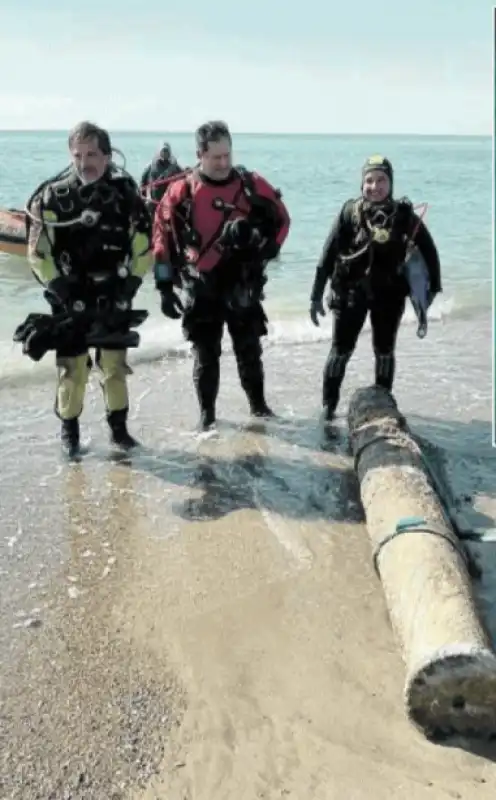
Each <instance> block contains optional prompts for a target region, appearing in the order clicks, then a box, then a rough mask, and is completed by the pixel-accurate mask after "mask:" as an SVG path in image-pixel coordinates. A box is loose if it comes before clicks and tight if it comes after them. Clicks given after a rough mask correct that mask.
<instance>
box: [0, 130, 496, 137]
mask: <svg viewBox="0 0 496 800" xmlns="http://www.w3.org/2000/svg"><path fill="white" fill-rule="evenodd" d="M107 130H109V131H110V132H111V133H112V134H128V135H137V134H144V135H150V136H157V135H160V136H163V135H172V136H192V135H194V131H193V130H167V129H165V128H159V129H157V130H145V129H141V130H140V129H138V130H133V129H132V128H111V127H109V128H107ZM68 132H69V129H66V128H0V133H63V134H65V135H67V133H68ZM231 135H232V136H349V137H357V138H365V137H370V136H394V137H405V136H416V137H424V138H431V139H433V138H451V139H490V138H492V134H491V133H415V132H412V131H410V132H404V133H386V132H380V131H374V132H370V133H350V132H346V131H343V132H341V133H337V132H332V131H326V132H323V131H320V132H315V131H313V132H312V131H305V132H293V131H289V132H288V131H233V130H231Z"/></svg>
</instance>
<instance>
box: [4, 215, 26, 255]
mask: <svg viewBox="0 0 496 800" xmlns="http://www.w3.org/2000/svg"><path fill="white" fill-rule="evenodd" d="M0 253H8V254H9V255H11V256H21V257H24V258H25V257H26V255H27V239H26V214H25V213H24V211H17V210H16V209H15V208H8V209H5V208H2V209H0Z"/></svg>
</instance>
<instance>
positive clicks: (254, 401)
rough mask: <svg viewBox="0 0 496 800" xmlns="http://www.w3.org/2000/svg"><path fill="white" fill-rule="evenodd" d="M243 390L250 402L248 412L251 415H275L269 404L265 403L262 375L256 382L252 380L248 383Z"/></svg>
mask: <svg viewBox="0 0 496 800" xmlns="http://www.w3.org/2000/svg"><path fill="white" fill-rule="evenodd" d="M245 391H246V396H247V398H248V402H249V404H250V414H251V415H252V416H253V417H264V418H267V417H275V414H274V412H273V411H272V409H271V408H270V406H269V405H267V401H266V399H265V393H264V381H263V377H262V380H259V381H257V382H255V381H253V382H252V383H251V384H250V387H249V389H247V390H245Z"/></svg>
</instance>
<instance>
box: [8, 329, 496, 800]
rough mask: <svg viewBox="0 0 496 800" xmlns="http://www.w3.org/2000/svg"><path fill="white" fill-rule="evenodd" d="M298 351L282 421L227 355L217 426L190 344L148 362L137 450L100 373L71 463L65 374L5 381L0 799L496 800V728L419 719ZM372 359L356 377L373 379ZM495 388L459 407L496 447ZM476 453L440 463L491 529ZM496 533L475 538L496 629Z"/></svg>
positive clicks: (280, 381) (310, 371) (488, 489)
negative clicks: (472, 409) (470, 741)
mask: <svg viewBox="0 0 496 800" xmlns="http://www.w3.org/2000/svg"><path fill="white" fill-rule="evenodd" d="M367 338H368V337H367ZM429 346H430V345H429ZM368 347H369V342H368V340H367V339H366V340H365V341H364V342H363V343H361V344H360V348H361V349H362V350H363V352H367V350H368ZM432 347H435V343H434V344H433V345H432ZM286 352H287V354H290V357H291V359H292V363H294V364H295V365H296V366H297V369H296V370H295V375H296V376H297V377H296V378H295V381H296V383H297V385H295V386H294V387H292V388H291V395H290V398H289V399H288V397H289V396H288V391H287V380H286V374H287V363H288V362H287V361H286V362H285V361H284V359H281V353H280V352H279V353H278V352H277V350H276V349H269V350H268V352H267V355H266V363H267V372H268V375H269V376H270V380H271V381H272V383H271V390H270V392H269V395H270V400H271V402H273V404H274V407H275V409H276V410H277V411H279V412H280V414H281V419H280V420H279V421H276V422H273V423H270V424H268V425H267V426H266V427H265V429H263V428H260V427H259V426H258V427H257V426H255V427H254V426H250V425H248V424H247V423H248V419H247V414H246V406H245V401H244V398H243V396H242V393H241V391H240V390H239V388H238V387H237V378H236V374H235V371H234V365H233V361H232V358H231V356H230V355H226V356H225V358H224V362H223V369H222V381H223V383H222V390H221V397H220V400H219V417H220V418H221V422H220V435H219V437H218V438H216V439H210V440H205V441H203V442H201V443H199V442H198V440H197V439H196V438H195V437H193V436H192V435H191V429H192V426H193V424H194V422H195V421H196V414H197V409H196V402H195V398H194V396H193V394H192V391H191V386H190V372H191V362H190V361H189V360H188V359H185V360H184V359H171V360H170V361H169V362H167V363H166V364H156V363H155V364H139V365H136V366H135V376H134V378H133V379H132V383H131V387H132V394H133V401H134V407H133V415H132V416H133V419H132V421H131V423H130V427H131V429H132V430H133V432H134V433H136V434H137V435H138V436H139V437H140V438H141V439H142V441H143V443H144V445H145V448H144V451H143V453H142V454H141V455H139V456H136V457H133V458H132V460H131V461H129V462H126V461H122V462H120V463H119V462H117V463H116V462H112V461H110V460H109V457H108V447H107V443H106V440H105V436H106V432H105V429H104V423H103V422H102V421H101V417H102V405H101V397H100V393H99V391H98V388H97V387H96V386H94V387H92V388H91V391H90V394H89V397H88V402H87V407H86V409H85V413H84V427H83V436H86V435H88V436H91V442H90V448H89V454H88V456H87V457H86V458H85V459H84V460H83V462H82V463H81V464H79V465H73V466H67V465H64V464H63V462H62V461H61V459H60V456H59V452H58V445H57V442H56V434H57V422H56V420H54V419H53V416H52V410H51V404H52V394H51V393H52V387H51V386H49V385H40V386H35V385H32V386H30V387H29V390H28V391H27V392H26V390H22V389H21V388H18V389H15V388H14V389H11V391H10V392H9V394H8V396H7V395H6V397H5V402H4V403H3V406H4V411H3V414H4V417H3V424H2V432H1V434H0V436H1V443H2V458H3V465H2V485H1V504H2V519H3V522H2V537H1V540H2V541H1V546H0V577H1V582H0V599H1V609H2V611H1V615H0V658H1V664H2V666H1V668H0V670H1V672H0V676H1V682H0V692H1V694H0V797H1V798H2V800H35V799H36V800H76V798H77V800H259V799H260V800H262V799H263V800H276V798H277V799H279V798H288V800H307V799H309V798H312V800H362V798H363V800H386V798H394V799H395V800H396V798H405V800H417V798H419V800H424V798H425V800H441V799H442V798H463V800H465V799H466V800H476V799H477V800H485V799H486V798H487V799H488V800H489V798H490V799H491V800H493V798H494V796H495V793H496V767H495V766H494V764H493V759H494V758H495V757H496V748H495V749H494V751H492V750H491V749H490V748H489V747H486V748H485V750H484V751H480V752H479V754H474V753H470V752H469V751H468V750H467V747H468V746H467V743H464V742H454V743H452V745H451V746H450V747H442V746H438V745H433V744H431V743H429V742H427V741H425V740H424V739H423V738H422V737H421V736H420V734H418V733H417V732H416V731H415V729H413V728H412V726H411V725H410V724H409V723H408V721H407V719H406V717H405V714H404V708H403V701H402V691H403V679H404V668H403V664H402V661H401V657H400V654H399V651H398V647H397V644H396V642H395V640H394V638H393V634H392V632H391V629H390V625H389V620H388V616H387V611H386V607H385V604H384V600H383V596H382V591H381V587H380V583H379V581H378V579H377V577H376V575H375V573H374V571H373V568H372V564H371V559H370V548H369V542H368V538H367V533H366V530H365V527H364V525H363V519H362V514H361V508H360V503H359V498H358V495H357V489H356V483H355V480H354V475H353V473H352V471H351V462H350V459H349V455H348V452H347V446H346V441H345V438H344V437H343V438H339V439H337V440H336V441H334V442H331V443H329V442H326V441H325V440H324V439H323V438H322V433H321V431H320V430H319V426H318V424H317V417H318V408H319V399H320V398H319V395H318V387H316V386H315V385H314V384H315V375H316V374H317V376H318V370H316V367H315V364H316V363H320V362H321V361H322V360H323V357H324V353H325V345H323V344H316V345H306V346H303V345H302V346H295V347H294V348H293V349H290V348H288V350H287V351H286ZM288 357H289V355H288ZM364 363H366V362H364ZM368 369H369V368H368ZM460 369H463V359H461V367H460ZM359 372H360V371H356V372H355V373H354V374H353V375H352V377H350V380H349V382H348V385H347V393H349V391H351V389H353V388H354V385H355V386H357V385H358V384H359V383H361V384H362V385H363V384H365V383H367V382H370V376H369V375H366V374H363V372H362V374H359ZM420 380H421V378H420ZM401 387H402V384H401V379H400V380H399V395H401V391H402V388H401ZM481 391H482V392H484V391H486V388H485V387H483V389H482V390H481ZM400 403H401V396H400ZM482 406H484V408H487V414H486V415H485V416H484V415H483V414H479V418H476V416H474V417H472V419H471V420H469V421H467V422H466V423H464V424H463V425H462V423H460V428H461V427H465V428H466V432H468V431H469V430H471V431H472V432H473V437H474V438H475V440H477V437H478V438H479V440H480V442H481V443H482V442H484V448H485V450H484V453H482V452H481V458H482V457H483V456H484V455H485V456H487V458H489V457H490V456H491V449H490V443H489V430H490V425H489V419H490V408H488V406H487V404H486V402H485V399H484V397H483V399H482ZM36 409H39V411H37V410H36ZM345 409H346V395H345V398H344V406H343V410H345ZM21 418H22V424H21V423H20V420H21ZM417 423H418V428H419V431H420V432H421V433H422V434H423V435H427V434H429V435H430V436H431V438H433V440H434V441H435V440H436V437H437V441H438V443H442V441H443V437H444V439H449V438H450V436H451V438H453V437H454V439H455V440H456V431H455V433H453V431H452V429H448V426H447V423H446V424H444V426H443V423H442V421H439V424H437V423H436V421H435V420H433V419H429V418H427V417H425V418H424V419H423V420H422V419H420V417H419V419H418V420H417ZM343 431H344V428H343ZM450 431H451V432H450ZM434 434H435V435H434ZM467 461H468V456H466V455H465V454H464V452H463V449H459V450H458V452H454V454H453V455H452V457H451V458H448V457H446V458H445V461H444V468H445V470H446V474H447V475H448V476H449V477H450V480H451V482H452V488H453V492H454V502H455V504H457V507H458V510H459V511H460V513H462V514H463V515H464V516H465V518H466V519H467V520H469V522H470V523H471V524H473V525H474V526H479V527H482V528H485V529H487V530H489V529H490V528H491V526H494V524H495V522H494V516H495V515H494V488H493V487H492V486H491V485H490V482H489V481H488V479H487V475H486V472H484V471H483V470H482V468H481V469H479V470H478V469H477V467H476V466H474V465H473V464H472V465H471V467H470V468H469V466H468V464H467ZM493 548H494V545H492V544H491V543H485V544H474V545H473V547H472V549H473V552H474V553H475V555H476V556H477V557H478V560H479V563H480V565H481V566H482V568H483V577H482V581H481V582H480V584H479V586H478V593H479V597H480V603H481V609H482V612H483V613H484V615H485V618H486V621H487V622H488V624H489V627H490V628H491V630H492V631H493V633H495V632H496V623H495V621H494V618H493V609H494V598H495V596H496V577H495V576H496V568H495V565H496V557H495V554H494V550H493Z"/></svg>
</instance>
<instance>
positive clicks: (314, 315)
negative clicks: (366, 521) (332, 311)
mask: <svg viewBox="0 0 496 800" xmlns="http://www.w3.org/2000/svg"><path fill="white" fill-rule="evenodd" d="M325 315H326V312H325V309H324V304H323V302H322V300H312V302H311V303H310V319H311V320H312V322H313V324H314V325H316V326H317V327H319V325H320V322H319V317H325Z"/></svg>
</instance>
